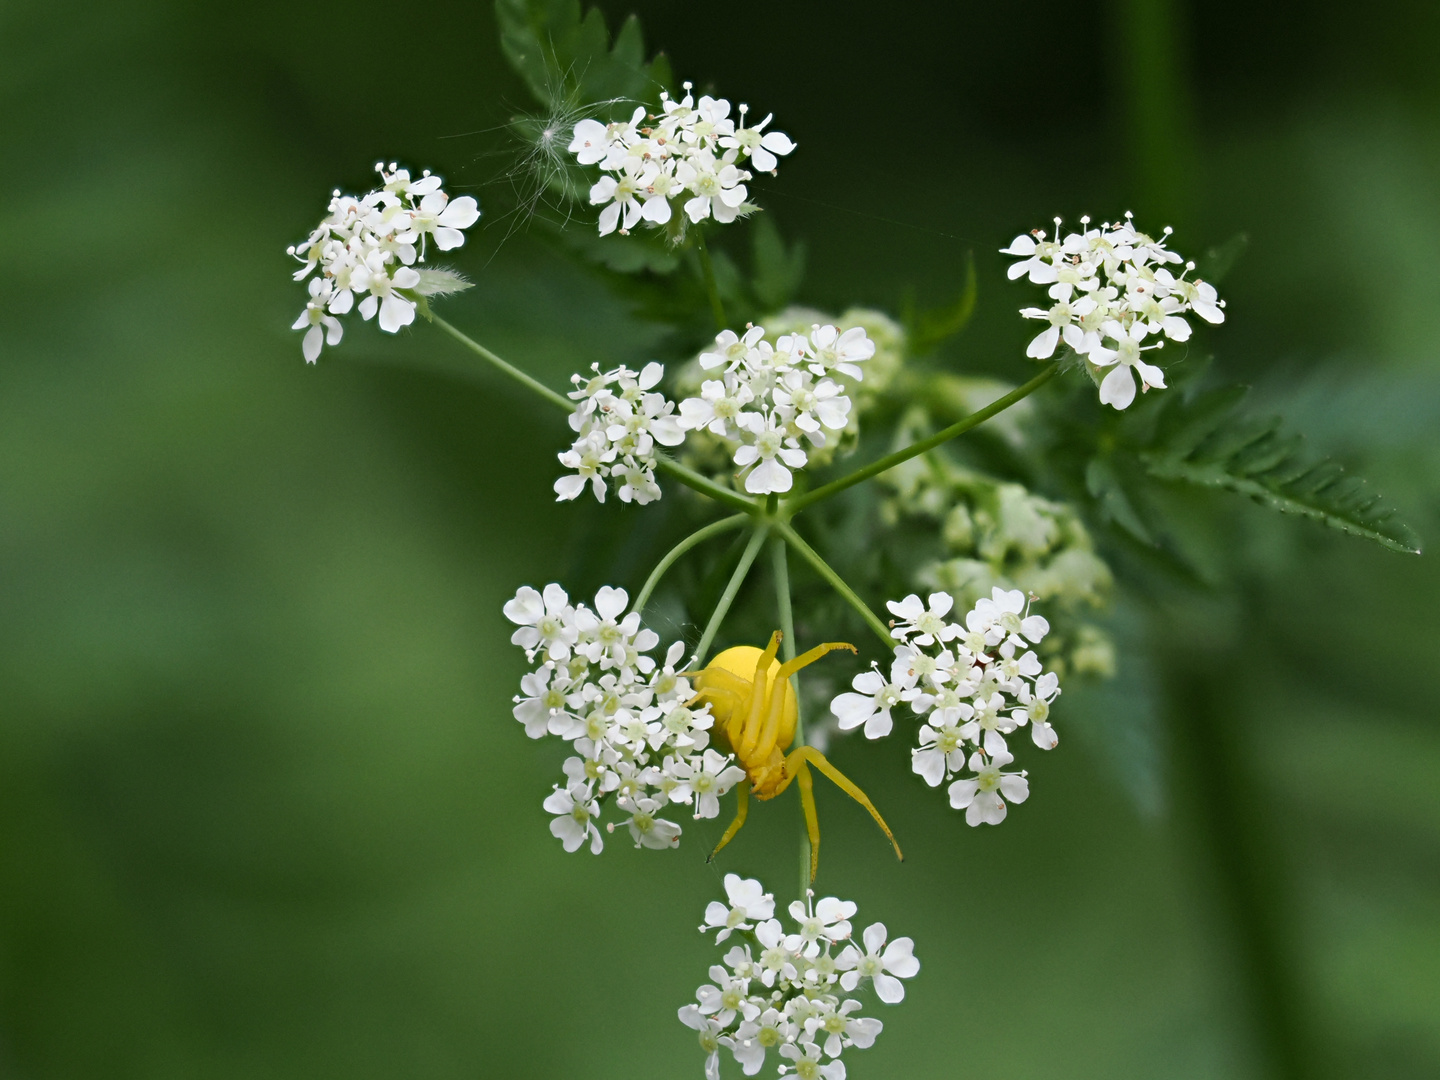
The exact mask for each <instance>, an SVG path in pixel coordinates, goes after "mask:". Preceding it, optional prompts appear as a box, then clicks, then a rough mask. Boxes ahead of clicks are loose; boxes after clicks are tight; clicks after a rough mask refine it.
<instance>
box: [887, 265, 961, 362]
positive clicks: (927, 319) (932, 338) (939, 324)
mask: <svg viewBox="0 0 1440 1080" xmlns="http://www.w3.org/2000/svg"><path fill="white" fill-rule="evenodd" d="M978 295H979V282H978V280H977V278H976V276H975V253H974V252H966V254H965V285H964V287H963V288H962V289H961V290H960V295H959V296H958V297H956V298H955V300H954V302H952V303H950V304H946V305H945V306H944V307H938V308H930V309H928V310H925V311H921V310H918V309H917V308H916V307H915V305H914V302H913V301H909V302H907V303H906V305H905V308H906V310H905V316H904V319H903V321H904V323H905V332H906V342H907V345H908V347H909V350H910V352H911V354H912V355H915V356H923V355H924V354H925V353H927V352H930V351H931V350H932V349H934V348H935V347H936V346H937V345H939V344H940V343H941V342H943V341H945V340H946V339H947V338H952V337H954V336H955V335H956V334H958V333H959V332H960V331H961V330H963V329H965V325H966V323H968V322H969V321H970V316H971V315H973V314H974V313H975V300H976V298H977V296H978Z"/></svg>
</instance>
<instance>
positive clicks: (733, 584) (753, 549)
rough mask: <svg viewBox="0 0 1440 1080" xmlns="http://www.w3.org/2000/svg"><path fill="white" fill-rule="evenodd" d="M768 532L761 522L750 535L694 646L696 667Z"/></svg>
mask: <svg viewBox="0 0 1440 1080" xmlns="http://www.w3.org/2000/svg"><path fill="white" fill-rule="evenodd" d="M769 532H770V524H769V522H765V521H762V522H760V524H759V525H757V526H756V527H755V531H754V532H753V533H751V534H750V542H749V543H748V544H746V545H745V550H744V551H743V552H741V554H740V562H739V563H738V564H737V565H736V567H735V572H734V573H733V574H731V575H730V580H729V582H727V583H726V585H725V591H724V592H723V593H721V594H720V602H719V603H718V604H716V605H715V612H714V614H712V615H711V616H710V621H709V622H708V623H706V624H705V632H704V633H702V634H701V635H700V644H698V645H696V646H695V663H696V664H697V665H703V664H704V663H705V656H706V654H707V653H709V652H710V645H711V643H712V642H713V641H714V640H715V633H716V631H718V630H719V629H720V624H721V623H722V622H724V621H725V616H726V614H727V613H728V612H729V611H730V605H731V604H732V603H734V602H735V594H736V593H738V592H739V591H740V586H741V585H743V584H744V583H745V576H746V575H747V574H749V573H750V565H751V563H753V562H754V561H755V556H756V554H758V553H759V551H760V545H761V544H763V543H765V537H766V536H767V535H769Z"/></svg>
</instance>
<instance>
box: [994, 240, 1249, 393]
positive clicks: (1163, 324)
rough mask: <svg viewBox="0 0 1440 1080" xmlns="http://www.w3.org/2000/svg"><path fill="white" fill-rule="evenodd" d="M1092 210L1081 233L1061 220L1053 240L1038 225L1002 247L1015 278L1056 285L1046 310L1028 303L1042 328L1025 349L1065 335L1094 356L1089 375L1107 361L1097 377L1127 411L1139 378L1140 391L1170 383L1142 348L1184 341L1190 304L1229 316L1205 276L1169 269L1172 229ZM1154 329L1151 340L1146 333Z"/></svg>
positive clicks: (1044, 346) (1042, 355) (1213, 315)
mask: <svg viewBox="0 0 1440 1080" xmlns="http://www.w3.org/2000/svg"><path fill="white" fill-rule="evenodd" d="M1089 225H1090V219H1089V218H1088V217H1085V218H1081V219H1080V231H1079V232H1072V233H1070V234H1068V235H1066V236H1065V237H1063V238H1062V237H1061V235H1060V219H1059V218H1056V219H1055V239H1053V240H1047V239H1046V237H1045V233H1044V232H1043V231H1041V230H1039V229H1037V230H1035V231H1034V232H1033V233H1030V234H1029V235H1021V236H1017V237H1016V238H1015V239H1014V240H1013V241H1012V242H1011V244H1010V246H1009V247H1008V248H1002V249H1001V254H1004V255H1015V256H1018V257H1019V258H1020V261H1019V262H1017V263H1014V264H1013V265H1012V266H1011V267H1010V271H1009V273H1010V278H1011V280H1014V279H1015V278H1018V277H1020V276H1021V275H1023V274H1028V275H1029V277H1030V280H1031V281H1032V282H1034V283H1035V284H1037V285H1048V286H1050V288H1049V290H1048V292H1049V294H1050V299H1051V300H1053V301H1055V303H1054V304H1053V306H1051V307H1049V308H1038V307H1030V308H1023V309H1022V310H1021V312H1020V314H1022V315H1024V316H1025V317H1026V318H1027V319H1044V320H1046V321H1047V322H1048V323H1049V324H1050V325H1049V326H1047V327H1046V328H1045V329H1044V330H1042V331H1041V332H1040V333H1039V334H1038V335H1037V336H1036V337H1035V339H1034V340H1033V341H1031V342H1030V346H1029V348H1027V349H1026V350H1025V352H1026V355H1027V356H1032V357H1034V358H1035V359H1037V360H1044V359H1047V358H1048V357H1050V356H1051V355H1052V354H1053V353H1054V352H1055V347H1056V345H1058V344H1059V343H1060V342H1061V341H1062V340H1063V341H1064V342H1065V344H1066V345H1068V346H1069V347H1070V348H1072V349H1073V350H1075V352H1077V353H1079V354H1080V355H1081V356H1083V357H1085V359H1086V360H1087V361H1088V362H1089V364H1090V368H1091V371H1092V372H1095V373H1096V374H1097V377H1098V372H1099V371H1101V370H1103V369H1105V368H1109V369H1110V370H1109V372H1108V374H1106V375H1105V377H1104V378H1103V379H1102V380H1101V382H1100V400H1101V401H1102V402H1104V403H1105V404H1106V405H1112V406H1114V407H1115V408H1116V409H1124V408H1125V407H1127V406H1128V405H1129V404H1130V403H1131V402H1132V401H1134V400H1135V376H1136V375H1138V376H1139V377H1140V388H1141V389H1142V390H1149V389H1151V388H1152V387H1157V388H1160V389H1164V387H1165V373H1164V372H1162V371H1161V370H1160V369H1159V368H1158V367H1156V366H1155V365H1154V364H1151V363H1148V362H1146V361H1145V359H1144V358H1143V356H1142V354H1143V353H1146V352H1149V351H1150V350H1152V349H1158V348H1160V347H1161V346H1162V345H1164V344H1165V339H1167V338H1168V339H1169V340H1171V341H1186V340H1188V339H1189V337H1190V324H1189V323H1188V322H1186V321H1185V318H1184V316H1185V314H1186V312H1190V311H1193V312H1194V313H1195V314H1196V315H1199V316H1200V318H1202V319H1204V320H1205V321H1206V322H1209V323H1220V322H1224V321H1225V312H1224V311H1223V310H1222V309H1223V308H1224V306H1225V303H1224V301H1222V300H1219V299H1217V297H1216V294H1215V287H1214V286H1213V285H1210V284H1209V283H1207V282H1204V281H1201V280H1200V279H1199V278H1189V279H1187V278H1186V274H1189V273H1190V272H1191V271H1192V270H1194V269H1195V264H1194V263H1193V262H1189V263H1185V267H1184V269H1183V270H1182V271H1181V272H1180V274H1179V275H1176V274H1175V273H1173V272H1172V271H1171V270H1170V269H1169V267H1170V266H1174V265H1177V264H1179V263H1181V262H1183V261H1184V260H1183V259H1181V257H1180V256H1179V255H1177V254H1176V253H1175V252H1173V251H1171V250H1169V249H1168V248H1167V247H1166V246H1165V239H1166V237H1168V236H1169V235H1170V232H1171V230H1170V229H1169V228H1168V227H1167V228H1166V229H1165V232H1164V234H1163V235H1162V236H1161V238H1160V239H1159V240H1154V239H1152V238H1150V237H1149V236H1146V235H1145V234H1144V233H1142V232H1139V231H1138V230H1137V229H1136V228H1135V225H1134V223H1133V221H1132V220H1131V215H1130V214H1128V213H1127V214H1126V215H1125V220H1124V221H1123V222H1117V223H1115V224H1113V225H1112V224H1109V223H1106V224H1104V225H1101V226H1100V227H1099V228H1098V229H1092V228H1090V227H1089ZM1151 335H1153V336H1154V340H1153V341H1152V343H1151V344H1149V345H1146V344H1144V341H1145V339H1146V338H1147V337H1150V336H1151Z"/></svg>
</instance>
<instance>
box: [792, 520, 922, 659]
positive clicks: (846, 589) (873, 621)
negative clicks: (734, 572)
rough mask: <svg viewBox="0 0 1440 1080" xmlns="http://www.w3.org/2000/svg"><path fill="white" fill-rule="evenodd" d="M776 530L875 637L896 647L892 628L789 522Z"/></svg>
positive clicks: (889, 647) (886, 644)
mask: <svg viewBox="0 0 1440 1080" xmlns="http://www.w3.org/2000/svg"><path fill="white" fill-rule="evenodd" d="M775 528H776V530H777V531H778V532H779V533H780V535H781V536H783V537H784V538H785V542H786V543H787V544H789V545H790V546H791V547H793V548H794V549H795V550H796V551H798V552H799V553H800V557H801V558H803V559H804V560H805V561H806V562H808V563H809V564H810V565H811V566H812V567H814V569H815V572H816V573H817V574H819V575H820V576H821V577H823V578H824V579H825V580H826V581H827V582H829V584H830V587H831V588H832V589H834V590H835V591H836V592H837V593H839V594H840V595H841V596H842V597H844V598H845V601H846V602H847V603H848V604H849V605H850V606H851V607H853V608H854V609H855V610H856V611H858V612H859V613H860V616H861V617H862V618H863V619H864V620H865V625H866V626H868V627H870V629H871V630H873V631H875V636H876V637H878V638H879V639H880V640H881V641H883V642H884V643H885V647H886V648H887V649H892V648H894V647H895V639H894V638H892V637H891V636H890V628H889V627H888V626H886V625H885V624H884V623H883V622H881V621H880V618H879V616H877V615H876V614H875V613H874V612H873V611H871V610H870V608H869V606H868V605H866V603H865V601H864V600H861V599H860V597H859V595H858V594H857V593H856V592H855V590H854V589H852V588H850V586H849V585H847V584H845V579H844V578H842V577H841V576H840V575H839V574H837V573H836V572H835V571H834V570H832V569H831V568H830V564H829V563H827V562H826V561H825V560H824V559H822V558H821V557H820V555H819V553H818V552H817V551H816V550H815V549H814V548H812V547H811V546H810V545H809V544H807V543H806V542H805V541H804V540H802V539H801V537H800V534H799V533H797V532H796V531H795V530H794V529H792V528H791V527H790V525H789V523H788V522H784V521H777V522H776V523H775Z"/></svg>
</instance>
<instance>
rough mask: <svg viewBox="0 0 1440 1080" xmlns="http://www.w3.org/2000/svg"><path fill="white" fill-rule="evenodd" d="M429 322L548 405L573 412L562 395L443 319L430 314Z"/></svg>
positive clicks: (570, 402) (572, 405)
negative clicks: (535, 394) (538, 396)
mask: <svg viewBox="0 0 1440 1080" xmlns="http://www.w3.org/2000/svg"><path fill="white" fill-rule="evenodd" d="M430 321H431V322H433V323H434V324H435V325H436V326H438V327H440V329H441V330H444V331H445V332H446V333H447V334H449V335H450V336H451V337H453V338H454V339H455V340H456V341H458V342H460V344H461V345H464V346H465V347H466V348H467V349H469V350H470V351H471V352H473V353H475V355H477V356H479V357H481V358H482V359H484V360H487V361H489V362H490V363H491V364H493V365H494V366H495V367H497V368H499V369H500V370H501V371H503V372H504V373H505V374H506V375H509V376H510V378H512V379H514V380H515V381H516V382H518V383H519V384H520V385H521V386H526V387H529V388H530V389H531V390H534V391H535V393H537V394H539V395H540V396H541V397H543V398H544V399H545V400H546V401H548V402H550V404H552V405H558V406H559V407H560V408H562V409H564V410H565V411H566V412H574V411H575V402H573V401H571V400H570V399H569V398H567V397H566V396H565V395H564V394H560V393H557V392H555V391H554V390H551V389H550V387H548V386H546V385H545V384H544V383H542V382H540V381H539V380H538V379H533V378H531V377H530V376H529V375H526V374H525V372H523V371H521V370H520V369H519V368H517V367H516V366H515V365H514V364H509V363H506V362H505V361H504V360H501V359H500V357H498V356H496V355H495V354H494V353H493V352H491V351H490V350H489V349H487V348H485V346H484V345H481V344H480V343H479V342H478V341H476V340H475V339H474V338H472V337H470V336H468V335H467V334H465V333H463V332H461V331H459V330H457V329H456V328H455V327H453V326H451V325H450V324H449V323H448V322H446V321H445V320H444V319H442V318H440V316H439V315H436V314H434V313H432V314H431V315H430Z"/></svg>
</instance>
